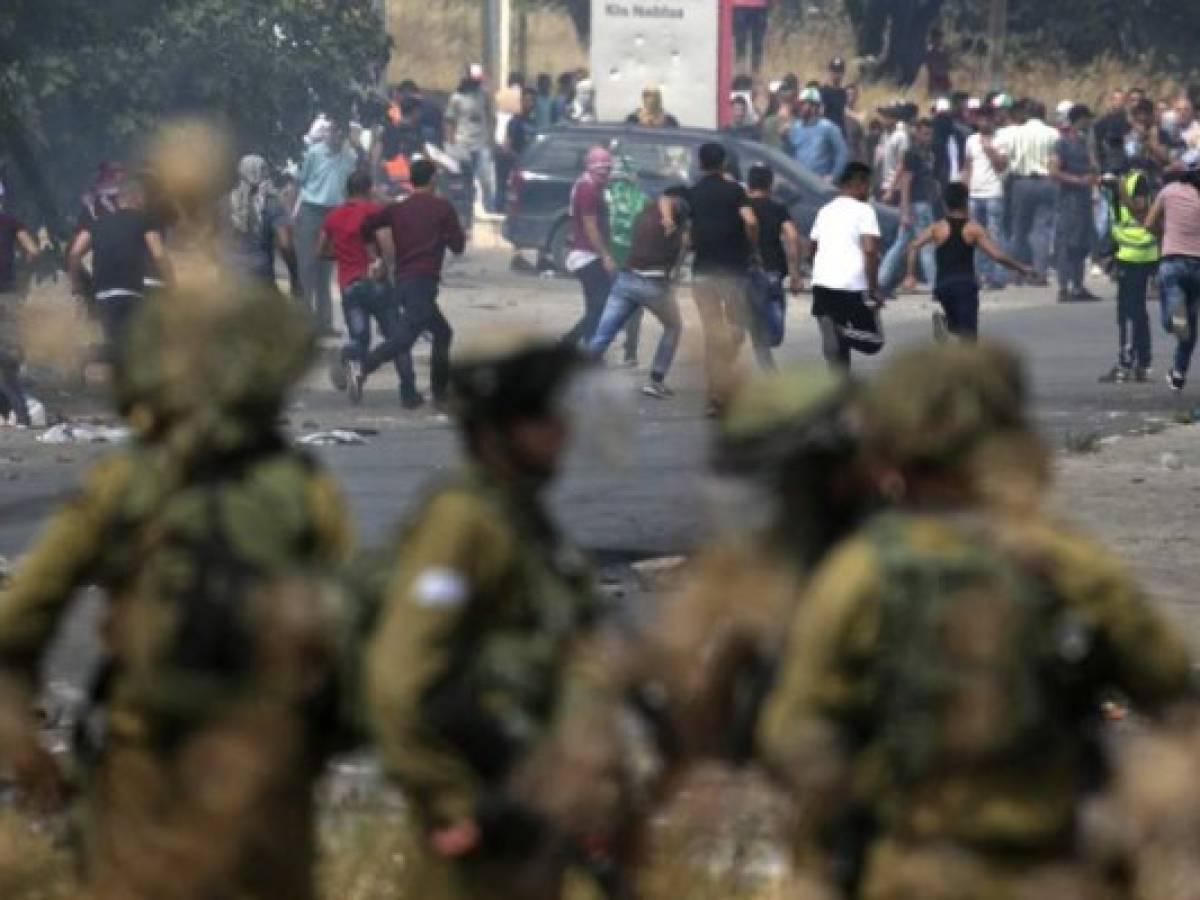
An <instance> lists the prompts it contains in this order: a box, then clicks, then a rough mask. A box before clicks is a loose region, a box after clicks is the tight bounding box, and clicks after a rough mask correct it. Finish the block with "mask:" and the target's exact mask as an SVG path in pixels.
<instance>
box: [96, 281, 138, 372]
mask: <svg viewBox="0 0 1200 900" xmlns="http://www.w3.org/2000/svg"><path fill="white" fill-rule="evenodd" d="M141 305H142V298H141V297H138V296H135V295H132V294H129V295H125V296H118V297H106V298H105V299H103V300H97V301H96V318H97V319H99V320H100V330H101V331H102V332H103V333H104V360H105V361H106V362H108V363H110V364H112V365H116V364H117V363H118V362H119V361H120V359H121V357H122V355H123V353H124V348H125V336H126V335H127V334H128V333H129V326H130V325H131V324H132V323H133V317H134V314H135V313H136V312H137V311H138V309H139V308H140V307H141Z"/></svg>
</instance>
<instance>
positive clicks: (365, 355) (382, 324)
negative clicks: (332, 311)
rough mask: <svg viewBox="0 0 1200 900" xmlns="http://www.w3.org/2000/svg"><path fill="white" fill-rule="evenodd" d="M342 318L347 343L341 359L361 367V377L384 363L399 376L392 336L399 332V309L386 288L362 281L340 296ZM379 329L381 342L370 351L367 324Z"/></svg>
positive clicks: (368, 280) (387, 287) (381, 283)
mask: <svg viewBox="0 0 1200 900" xmlns="http://www.w3.org/2000/svg"><path fill="white" fill-rule="evenodd" d="M342 315H343V317H344V318H345V320H346V333H347V334H348V335H349V336H350V342H349V343H348V344H346V346H345V347H343V348H342V358H343V359H354V360H357V361H358V362H360V363H362V367H363V375H370V374H371V373H372V372H374V371H376V370H377V369H379V367H380V366H383V365H385V364H386V363H389V362H390V363H393V364H394V365H395V366H396V374H397V375H399V374H400V356H399V354H398V353H397V347H396V342H395V339H396V334H397V332H398V331H399V330H400V305H399V304H398V303H397V302H396V297H395V295H394V294H393V293H392V291H391V289H390V287H389V285H387V284H384V283H383V282H379V281H376V280H374V279H373V278H363V279H360V280H358V281H356V282H354V283H353V284H352V285H350V286H349V287H348V288H346V291H345V293H343V294H342ZM372 320H374V321H375V323H376V324H377V325H378V326H379V333H380V335H381V336H382V337H383V342H382V343H381V344H380V345H379V346H378V347H376V348H375V350H374V352H372V350H371V322H372Z"/></svg>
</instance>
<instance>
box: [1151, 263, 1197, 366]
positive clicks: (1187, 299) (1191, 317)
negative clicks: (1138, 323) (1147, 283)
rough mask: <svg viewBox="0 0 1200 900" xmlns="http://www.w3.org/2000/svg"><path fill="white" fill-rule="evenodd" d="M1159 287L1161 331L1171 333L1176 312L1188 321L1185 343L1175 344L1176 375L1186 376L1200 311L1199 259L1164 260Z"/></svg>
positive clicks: (1194, 342)
mask: <svg viewBox="0 0 1200 900" xmlns="http://www.w3.org/2000/svg"><path fill="white" fill-rule="evenodd" d="M1158 278H1159V281H1160V283H1161V286H1162V301H1161V302H1162V321H1163V328H1165V329H1167V330H1168V331H1170V330H1171V318H1172V316H1173V314H1174V313H1175V312H1176V311H1177V310H1179V311H1182V312H1183V313H1184V315H1185V316H1186V317H1187V325H1188V336H1187V340H1186V341H1177V342H1176V344H1175V371H1176V372H1178V373H1179V374H1180V375H1187V371H1188V367H1189V366H1190V365H1191V362H1192V351H1193V350H1195V349H1196V324H1197V318H1198V316H1197V308H1198V307H1200V257H1196V256H1167V257H1164V258H1163V261H1162V264H1161V265H1160V266H1159V269H1158Z"/></svg>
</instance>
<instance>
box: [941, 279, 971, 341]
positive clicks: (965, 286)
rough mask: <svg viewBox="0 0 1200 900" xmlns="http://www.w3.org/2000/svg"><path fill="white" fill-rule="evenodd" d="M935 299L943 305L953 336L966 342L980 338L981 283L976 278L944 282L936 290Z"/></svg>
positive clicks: (947, 323) (947, 324) (948, 326)
mask: <svg viewBox="0 0 1200 900" xmlns="http://www.w3.org/2000/svg"><path fill="white" fill-rule="evenodd" d="M933 299H935V300H937V302H938V303H940V304H941V305H942V309H943V310H944V311H945V313H946V327H947V328H948V329H949V331H950V333H951V334H952V335H954V336H955V337H959V338H963V339H964V340H975V338H976V337H978V336H979V282H977V281H976V280H975V279H974V278H957V279H955V280H953V281H945V282H942V283H941V284H939V285H938V286H937V289H936V290H934V292H933Z"/></svg>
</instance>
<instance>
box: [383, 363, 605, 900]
mask: <svg viewBox="0 0 1200 900" xmlns="http://www.w3.org/2000/svg"><path fill="white" fill-rule="evenodd" d="M573 362H574V355H573V353H572V352H571V351H567V350H564V349H561V348H559V347H556V346H554V345H541V344H539V343H536V342H532V343H530V344H527V345H521V344H518V345H516V346H511V347H510V346H505V347H502V348H499V349H494V350H493V349H489V350H486V351H477V352H476V353H474V354H472V353H471V352H470V351H466V352H464V353H463V354H462V355H461V356H460V358H459V359H458V360H456V363H455V365H454V368H453V373H452V391H453V395H454V398H455V399H454V401H453V402H454V403H455V404H456V407H457V410H458V412H459V415H460V419H462V420H463V422H464V424H465V425H466V428H467V430H468V432H470V429H472V428H474V427H484V428H495V429H498V430H502V429H504V428H505V427H506V423H507V422H508V420H509V418H510V417H512V418H521V417H527V418H531V419H542V418H545V417H548V416H551V415H553V413H552V411H551V405H552V403H553V398H554V395H555V394H556V393H557V390H558V388H559V387H560V385H561V382H562V381H563V380H564V378H563V376H564V375H565V374H566V372H567V370H568V369H569V368H570V366H571V365H572V364H573ZM468 440H470V438H469V437H468ZM472 456H473V461H472V462H470V463H469V464H468V465H467V466H466V467H465V468H464V469H463V470H462V471H461V472H460V473H459V474H458V475H456V476H455V477H453V478H452V479H450V480H449V481H448V482H447V483H445V484H443V485H442V486H441V487H439V488H437V489H436V490H435V491H433V493H432V494H431V495H430V496H429V497H428V498H427V499H426V500H425V502H424V503H423V504H422V506H421V507H420V509H419V510H418V511H417V513H416V514H415V515H414V516H413V517H412V520H411V523H410V525H409V526H408V527H407V528H406V529H404V531H403V533H402V536H401V538H400V540H399V546H398V547H397V548H396V553H397V560H396V564H395V568H394V570H393V575H392V577H391V578H390V586H389V589H388V591H387V597H386V600H385V606H384V609H383V611H382V614H381V620H380V623H379V626H378V630H377V632H376V634H375V637H374V638H373V641H372V644H371V647H370V649H369V653H368V663H367V682H368V694H369V698H370V716H371V719H372V721H373V724H374V726H375V732H376V738H377V741H378V744H379V748H380V753H381V755H382V759H383V765H384V768H385V770H386V771H387V772H388V774H390V775H392V776H393V777H395V778H396V779H397V780H398V781H399V783H400V785H401V786H402V787H403V788H404V789H405V790H406V792H407V794H408V796H409V797H410V798H411V800H412V801H413V804H414V807H415V810H416V813H417V815H418V817H419V824H420V826H421V827H422V828H423V829H424V830H426V831H428V832H433V831H435V830H437V829H440V828H446V827H449V826H452V825H455V824H457V823H462V822H475V823H477V824H478V826H479V829H480V832H481V838H480V842H479V845H478V847H476V848H475V849H474V850H472V851H471V852H469V853H467V854H466V855H465V856H463V857H461V858H458V859H453V860H451V859H447V858H443V857H441V856H438V855H436V854H435V853H434V852H432V850H431V851H430V852H428V853H427V854H426V855H425V856H424V858H422V859H420V860H418V861H417V870H418V871H417V873H416V875H415V884H414V887H413V891H414V896H420V897H430V898H481V900H482V898H485V897H486V898H491V900H497V898H510V897H511V898H530V900H533V898H538V900H548V898H554V897H557V896H559V895H560V893H561V891H562V884H563V878H564V876H565V872H566V868H567V864H568V856H569V846H568V842H567V841H566V840H565V839H564V838H562V837H560V836H559V833H558V832H556V831H555V830H554V829H552V828H549V827H548V826H547V823H546V820H545V819H544V817H542V816H541V815H540V814H539V813H536V812H534V811H533V809H532V806H533V804H532V802H531V801H532V799H533V798H530V797H528V796H519V793H520V792H518V791H517V790H516V789H515V788H514V780H515V778H516V777H517V776H518V773H519V772H521V771H522V769H523V768H524V767H525V766H526V765H527V764H528V762H529V760H530V759H531V758H533V756H534V755H535V754H537V753H538V752H539V750H540V748H542V747H543V746H544V745H545V742H546V741H547V740H548V739H549V737H550V735H551V733H552V732H553V731H554V730H555V729H556V728H557V727H558V726H559V724H560V723H561V722H562V721H563V714H564V713H570V714H571V715H572V716H574V715H576V714H578V713H580V712H581V711H582V709H583V708H584V704H585V698H586V697H587V696H588V691H589V690H590V688H589V687H588V685H589V682H590V680H591V679H590V676H588V675H586V674H585V673H584V670H583V669H581V668H576V667H575V663H574V661H575V660H576V658H577V657H576V656H575V652H576V651H577V650H578V648H579V646H580V643H581V641H582V640H583V639H584V638H585V637H586V636H587V635H588V634H589V633H590V632H591V630H592V629H593V626H594V625H595V621H596V617H597V613H598V610H599V606H598V602H597V598H596V595H595V594H594V593H593V590H592V582H591V578H590V574H589V570H588V568H587V566H586V565H585V562H584V560H583V558H582V556H581V555H580V554H579V553H578V552H577V551H575V550H574V549H573V548H571V547H570V546H568V545H567V544H566V543H565V542H564V541H563V540H562V539H561V537H560V536H559V534H558V533H557V530H556V528H555V527H554V525H553V524H552V522H551V521H550V519H549V518H548V516H547V515H546V512H545V510H544V509H543V507H542V502H541V499H540V497H539V496H538V487H539V486H540V480H528V481H527V480H525V479H523V478H522V477H521V476H520V475H515V476H512V477H508V478H501V477H499V476H498V475H496V474H495V473H494V472H493V470H492V469H491V468H490V467H489V466H488V465H486V464H485V463H483V462H482V461H480V460H479V459H477V458H474V456H475V455H474V454H472Z"/></svg>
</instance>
